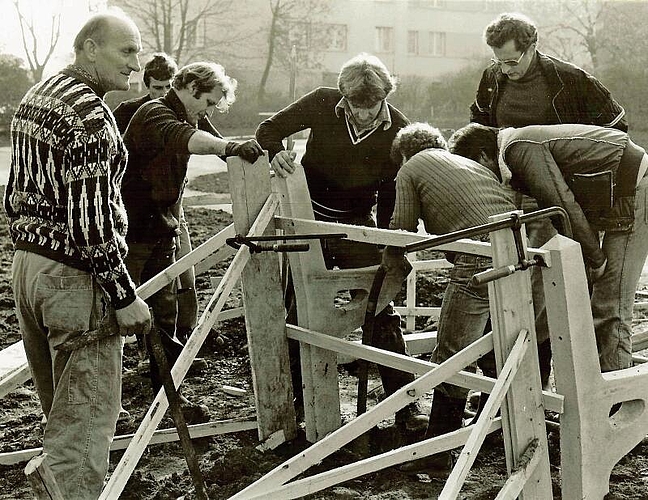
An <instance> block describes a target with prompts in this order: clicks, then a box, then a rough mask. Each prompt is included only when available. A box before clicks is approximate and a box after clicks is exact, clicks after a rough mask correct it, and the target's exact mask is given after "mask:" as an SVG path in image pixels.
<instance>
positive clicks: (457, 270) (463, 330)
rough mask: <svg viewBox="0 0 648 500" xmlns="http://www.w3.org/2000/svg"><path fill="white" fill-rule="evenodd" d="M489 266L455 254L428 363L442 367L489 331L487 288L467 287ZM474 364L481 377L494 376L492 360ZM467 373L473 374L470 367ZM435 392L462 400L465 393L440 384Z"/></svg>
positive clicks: (482, 260) (487, 262) (486, 358)
mask: <svg viewBox="0 0 648 500" xmlns="http://www.w3.org/2000/svg"><path fill="white" fill-rule="evenodd" d="M491 266H492V264H491V260H490V259H488V258H484V257H477V256H474V255H467V254H457V255H456V257H455V260H454V266H453V268H452V269H451V270H450V282H449V283H448V286H447V288H446V291H445V293H444V295H443V302H442V303H441V313H440V315H439V325H438V328H437V345H436V347H435V348H434V351H433V352H432V361H433V362H435V363H442V362H444V361H446V360H447V359H449V358H450V357H452V356H453V355H454V354H456V353H458V352H459V351H461V350H462V349H464V348H465V347H467V346H469V345H470V344H472V343H473V342H475V341H477V340H479V339H480V338H481V337H482V336H483V335H484V333H487V332H486V330H487V329H488V328H489V327H488V324H489V320H490V307H489V302H488V284H484V285H473V284H471V283H470V280H471V278H472V277H473V275H474V274H476V273H478V272H481V271H485V270H486V269H489V268H490V267H491ZM477 364H478V365H479V367H480V368H481V369H482V371H483V372H484V374H485V375H487V376H489V377H494V376H496V370H495V358H494V356H488V355H486V356H484V357H483V358H482V359H480V360H479V361H478V362H477ZM470 369H472V370H474V366H471V367H470ZM439 389H440V390H441V391H442V392H444V393H445V394H446V395H447V396H449V397H451V398H457V399H465V398H466V396H467V395H468V389H464V388H463V387H458V386H456V385H452V384H447V383H443V384H441V385H440V386H439Z"/></svg>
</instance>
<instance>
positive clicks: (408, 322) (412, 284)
mask: <svg viewBox="0 0 648 500" xmlns="http://www.w3.org/2000/svg"><path fill="white" fill-rule="evenodd" d="M407 258H408V260H409V261H410V264H412V270H411V271H410V273H409V274H408V275H407V278H406V290H407V292H406V295H405V310H406V312H404V314H402V315H404V316H405V327H406V328H407V329H408V330H409V331H414V330H415V329H416V316H415V315H414V313H413V310H414V308H416V272H417V270H416V268H415V267H414V263H416V262H415V261H416V252H414V253H412V254H411V255H408V256H407ZM398 313H399V314H401V311H398Z"/></svg>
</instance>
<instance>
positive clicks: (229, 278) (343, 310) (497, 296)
mask: <svg viewBox="0 0 648 500" xmlns="http://www.w3.org/2000/svg"><path fill="white" fill-rule="evenodd" d="M228 167H229V172H230V187H231V191H232V201H233V212H234V219H235V221H234V228H231V227H230V228H227V229H226V230H224V231H221V232H220V233H218V234H217V235H215V236H214V237H212V238H211V239H210V240H209V241H208V242H206V243H205V244H203V245H201V246H200V247H198V248H196V249H195V250H194V251H193V252H191V253H190V254H189V255H187V256H185V257H183V258H182V259H181V260H179V261H178V262H176V263H175V264H174V265H173V266H170V267H169V268H168V269H167V270H166V271H165V272H163V273H161V274H160V275H158V276H156V277H155V278H153V279H152V280H150V281H149V282H148V283H145V284H144V285H142V287H140V289H138V293H139V294H140V296H142V297H148V296H150V295H151V294H152V293H154V292H155V291H157V290H158V289H159V288H161V287H162V286H164V285H165V284H166V283H168V282H170V280H172V279H175V277H177V276H178V275H179V274H181V273H182V272H183V271H184V270H186V269H187V268H189V267H190V266H196V267H197V268H200V267H202V268H203V269H204V268H206V267H209V266H211V265H212V264H213V263H214V262H216V261H217V260H219V259H220V258H222V256H223V255H227V254H231V250H230V249H229V248H228V247H225V241H226V239H228V238H231V237H233V236H234V234H235V233H236V234H243V235H248V236H259V235H267V234H274V233H275V232H276V231H278V230H282V231H284V232H285V233H288V234H312V233H322V232H340V231H343V232H345V233H347V237H348V239H350V240H355V241H365V242H370V243H375V244H383V245H384V244H390V245H397V246H405V245H407V244H410V243H414V242H418V241H421V240H424V239H426V237H425V236H422V235H416V234H412V233H405V232H395V231H387V230H381V229H375V228H368V227H362V226H346V225H340V224H332V223H325V222H317V221H315V220H313V216H312V211H311V208H310V206H311V205H310V197H309V196H308V191H307V188H306V183H305V178H304V176H303V171H301V170H298V171H297V172H296V173H295V174H293V175H292V176H290V177H289V178H288V179H274V181H275V182H274V184H275V189H274V190H273V191H271V184H272V183H271V179H270V175H269V169H268V165H267V159H266V158H263V157H262V158H260V159H259V160H258V161H257V163H256V164H255V165H250V164H247V163H246V162H244V161H242V160H240V159H238V158H231V159H229V160H228ZM279 208H281V215H280V216H277V215H276V212H277V210H278V209H279ZM491 242H492V245H489V244H485V243H480V242H476V241H472V240H459V241H456V242H453V243H449V244H445V245H443V246H439V247H438V249H439V250H452V251H459V252H466V253H472V254H476V255H486V256H492V258H493V263H494V266H496V267H501V266H508V265H510V264H512V263H516V262H517V259H518V253H517V249H516V247H515V241H514V239H513V236H512V233H511V231H510V230H506V229H505V230H499V231H496V232H493V233H491ZM574 246H575V247H576V249H577V250H574ZM524 251H525V252H526V251H527V249H526V248H525V249H524ZM529 252H532V253H535V254H540V255H542V256H543V258H544V260H545V262H546V263H547V264H548V267H547V268H546V269H543V276H544V277H545V287H551V289H552V293H551V294H548V297H547V299H548V300H547V308H548V313H549V317H550V328H551V331H552V344H553V348H554V363H555V371H556V384H557V386H558V392H559V393H560V395H559V394H552V393H548V392H544V393H543V392H542V391H541V389H540V379H539V370H538V366H537V361H536V358H537V355H536V343H535V329H534V324H533V311H532V303H531V292H530V282H529V277H528V273H523V272H516V273H513V274H512V275H511V276H508V277H506V278H503V279H501V280H498V281H496V282H493V283H490V284H489V291H490V297H491V311H492V316H493V318H492V319H493V326H494V328H493V330H494V333H493V334H489V335H487V336H485V337H483V338H482V339H480V340H479V341H477V342H475V343H474V344H472V345H470V346H468V347H467V348H466V349H464V350H463V351H461V352H460V353H458V354H456V355H455V356H453V357H452V358H450V359H449V360H447V361H446V362H444V363H442V364H440V365H437V364H434V363H429V362H425V361H421V360H418V359H415V358H411V357H408V356H402V355H398V354H394V353H391V352H387V351H383V350H380V349H376V348H373V347H370V346H364V345H360V344H358V343H353V342H348V341H345V340H343V339H342V338H341V337H342V336H343V335H344V333H346V332H348V331H352V330H354V329H355V328H357V327H359V326H360V325H361V324H362V322H363V319H364V311H365V309H366V299H367V295H368V290H369V287H370V285H371V281H372V278H373V274H374V272H375V267H371V268H363V269H354V270H346V271H340V270H335V271H329V270H326V269H325V267H324V266H323V259H322V255H321V247H320V245H319V243H318V242H315V243H314V244H311V248H310V250H309V251H308V252H305V253H299V254H290V255H289V258H290V260H291V268H292V270H293V273H294V274H293V276H294V279H295V288H296V293H297V300H298V308H299V314H298V316H299V321H300V324H299V325H286V324H285V320H284V319H283V300H282V290H281V276H280V265H279V258H278V256H277V255H276V254H273V253H271V252H265V253H260V254H252V253H251V252H250V249H249V248H248V247H247V246H242V247H241V248H240V249H239V250H238V251H237V252H236V254H235V256H234V259H233V261H232V263H231V265H230V267H229V268H228V270H227V272H226V274H225V276H224V277H223V279H222V280H221V281H220V283H219V284H218V286H217V288H216V290H215V293H214V295H213V297H212V299H211V300H210V302H209V304H208V305H207V307H206V309H205V311H204V312H203V314H202V315H201V317H200V319H199V322H198V326H197V327H196V329H195V330H194V332H193V333H192V335H191V337H190V338H189V340H188V342H187V344H186V346H185V349H184V350H183V352H182V354H181V355H180V357H179V359H178V361H177V362H176V364H175V366H174V367H173V369H172V376H173V379H174V382H175V384H176V385H179V384H180V383H181V382H182V380H183V379H184V376H185V375H186V373H187V371H188V369H189V367H190V365H191V362H192V360H193V359H194V358H195V356H196V355H197V353H198V351H199V349H200V347H201V345H202V343H203V342H204V340H205V338H206V336H207V335H208V333H209V331H210V329H211V327H212V325H213V324H214V323H215V322H216V321H218V320H219V319H222V318H223V317H224V315H226V314H228V313H227V312H222V308H223V305H224V303H225V301H226V299H227V297H228V295H229V293H230V292H231V291H232V289H233V288H234V286H235V284H236V283H237V281H238V279H239V277H240V278H242V282H243V292H244V303H245V310H246V314H245V318H246V326H247V334H248V344H249V348H250V359H251V363H252V368H253V373H252V375H253V382H254V390H255V399H256V408H257V422H256V423H254V424H253V425H254V427H256V428H257V429H258V434H259V439H260V440H262V441H268V442H270V441H273V442H274V443H276V442H281V441H283V440H289V439H292V438H293V437H294V436H295V433H296V423H295V416H294V409H293V408H292V388H291V382H290V374H289V373H290V372H289V369H288V356H287V339H288V338H292V339H296V340H298V341H300V343H301V345H302V370H303V374H304V383H305V395H306V405H305V421H306V432H307V438H308V439H309V440H311V441H312V442H314V444H313V445H312V446H311V447H310V448H309V449H307V450H306V451H304V452H303V453H302V454H300V455H299V456H298V457H294V458H292V459H290V460H288V461H286V462H285V463H284V464H282V465H281V466H279V467H277V468H276V469H274V470H273V471H271V472H270V473H268V474H267V475H266V476H264V477H263V478H261V479H260V480H259V481H257V482H255V483H254V484H252V485H250V486H248V487H247V488H245V489H244V490H242V491H241V492H239V493H238V494H236V495H235V496H234V497H232V498H233V499H237V500H240V499H244V498H245V499H251V498H264V499H266V498H268V499H269V498H281V499H288V498H298V497H300V496H304V495H306V494H310V493H313V492H315V491H319V490H321V489H324V488H326V487H329V486H332V485H334V484H338V483H340V482H343V481H347V480H349V479H352V478H355V477H358V476H361V475H364V474H367V473H370V472H374V471H377V470H380V469H383V468H385V467H389V466H393V465H397V464H399V463H402V462H405V461H409V460H412V459H414V458H420V457H424V456H428V455H431V454H435V453H438V452H440V451H443V450H448V449H453V448H456V447H458V446H462V445H463V451H462V453H461V455H460V457H459V460H458V462H457V465H456V467H455V469H454V470H453V472H452V474H451V476H450V478H449V480H448V481H447V482H446V485H445V487H444V489H443V491H442V493H441V496H440V498H444V499H451V498H456V497H457V496H458V494H459V491H460V489H461V486H462V484H463V481H464V480H465V478H466V475H467V473H468V472H469V469H470V467H471V466H472V464H473V462H474V459H475V456H476V454H477V451H478V449H479V447H480V446H481V444H482V442H483V439H484V437H485V436H486V434H487V433H488V432H492V431H494V430H496V429H499V428H502V429H503V434H504V437H505V441H504V442H505V452H506V461H507V468H508V470H509V474H510V476H509V479H508V480H507V481H506V483H505V485H504V487H503V489H502V490H501V492H500V494H499V495H498V498H516V497H520V498H529V499H543V498H551V477H550V473H549V462H548V453H547V441H546V432H545V424H544V409H545V408H546V409H549V410H552V411H555V412H558V413H561V414H562V415H561V425H562V431H561V452H562V455H563V466H562V467H563V491H564V496H565V498H602V496H603V495H604V494H605V492H607V482H608V480H609V471H610V470H611V468H612V466H613V465H614V463H616V461H617V460H618V459H619V458H620V457H621V456H623V454H625V453H626V452H627V451H628V450H629V449H631V448H632V446H634V445H635V444H636V443H638V442H639V441H640V440H641V439H642V438H643V436H644V435H645V434H646V431H647V430H648V416H647V414H646V409H645V407H646V399H648V389H644V387H648V385H647V384H646V376H648V368H646V367H640V368H638V369H637V368H633V369H629V370H623V371H621V372H614V373H613V374H605V375H601V374H600V373H598V374H596V373H595V372H592V366H593V363H592V360H593V359H594V362H595V360H596V359H597V356H596V346H595V343H593V342H594V341H593V338H594V337H593V326H592V321H591V316H590V317H588V316H587V314H584V313H583V311H589V306H588V302H587V301H588V300H589V299H588V297H587V292H586V288H585V291H583V287H584V284H585V281H584V271H582V269H580V268H582V266H583V264H582V258H581V257H580V252H579V250H578V245H576V244H574V243H573V242H571V240H566V239H565V238H562V237H556V238H554V240H552V241H551V242H550V243H549V244H548V245H546V248H545V247H543V249H540V250H529ZM435 265H436V264H435ZM579 266H580V268H579ZM566 269H569V273H568V272H567V271H566ZM574 269H576V272H574V271H573V270H574ZM581 271H582V272H581ZM340 290H359V291H360V292H359V293H356V294H355V297H354V300H352V301H351V302H350V303H349V304H347V305H345V306H343V307H340V308H336V307H335V306H334V304H333V300H332V297H333V296H334V295H335V294H336V293H337V292H338V291H340ZM407 309H408V312H409V313H410V314H412V313H415V311H413V309H414V308H413V307H411V306H407ZM426 312H428V311H426ZM229 314H230V315H231V313H229ZM583 331H585V332H587V334H588V335H589V336H590V337H591V338H590V340H591V341H590V342H589V344H588V345H587V348H586V349H583V347H582V345H583V335H582V332H583ZM576 332H577V333H578V335H574V333H576ZM590 334H591V335H590ZM576 342H578V346H577V348H576ZM585 343H587V342H585ZM592 345H593V347H592ZM491 349H495V354H496V361H497V366H498V378H497V379H489V378H487V377H483V376H479V375H476V374H474V373H471V372H468V371H464V370H463V368H464V367H466V366H468V365H470V364H471V363H473V362H474V361H475V360H476V359H478V358H479V357H481V356H482V355H484V354H485V353H486V352H488V351H490V350H491ZM339 353H341V354H345V355H349V356H354V357H357V358H362V359H365V360H368V361H371V362H375V363H380V364H383V365H385V366H390V367H394V368H398V369H401V370H405V371H409V372H411V373H416V374H418V375H419V378H418V379H416V380H415V381H414V382H412V383H411V384H409V385H408V386H406V387H404V388H402V389H401V390H399V391H397V392H396V393H395V394H393V395H391V396H389V397H388V398H386V399H385V400H384V401H382V402H380V403H379V404H377V405H376V406H375V407H374V408H372V409H371V410H370V411H368V412H367V413H364V414H363V415H361V416H359V417H358V418H356V419H354V420H353V421H351V422H350V423H348V424H346V425H345V426H343V427H340V415H339V399H338V397H339V396H338V392H337V370H336V369H335V366H336V363H337V355H338V354H339ZM594 366H596V365H595V364H594ZM646 366H647V367H648V365H646ZM575 373H576V374H578V376H577V377H573V374H575ZM22 376H24V375H22ZM570 377H571V379H570ZM445 381H447V382H451V383H453V384H456V385H459V386H462V387H466V388H471V389H476V390H480V391H483V392H488V393H490V394H491V397H490V398H489V401H488V404H487V405H486V408H485V409H484V411H483V413H482V414H481V416H480V417H479V419H478V421H477V422H476V423H475V424H473V425H471V426H469V427H466V428H463V429H460V430H458V431H454V432H452V433H449V434H446V435H443V436H439V437H435V438H431V439H428V440H425V441H423V442H420V443H415V444H412V445H408V446H405V447H403V448H400V449H397V450H393V451H390V452H387V453H384V454H382V455H378V456H375V457H371V458H369V459H365V460H362V461H360V462H357V463H354V464H350V465H347V466H345V467H341V468H338V469H335V470H332V471H327V472H324V473H320V474H317V475H314V476H310V477H305V478H302V479H298V480H294V478H295V477H296V476H298V475H300V474H302V473H303V472H305V471H306V470H307V469H308V468H310V467H311V466H312V465H314V464H316V463H318V462H319V461H321V460H322V459H323V458H325V457H326V456H328V455H330V454H331V453H333V452H335V451H336V450H338V449H339V448H340V447H342V446H344V445H345V444H346V443H348V442H350V441H351V440H353V439H355V438H356V437H358V436H360V435H361V434H362V433H364V432H366V431H367V430H369V429H371V428H372V427H374V426H375V425H376V424H377V423H378V422H380V421H381V420H383V419H384V418H386V417H388V416H390V415H392V414H394V413H395V412H396V411H397V410H399V409H400V408H403V407H404V406H405V405H407V404H409V403H410V402H412V401H414V400H416V399H417V398H420V397H421V396H422V395H423V394H424V393H426V392H427V391H429V390H430V389H432V388H433V387H435V386H436V385H438V384H439V383H441V382H445ZM584 388H586V389H585V390H586V391H588V392H589V391H590V390H591V391H593V392H592V395H591V397H590V396H586V395H585V392H584ZM563 400H564V403H563ZM601 400H603V401H605V402H606V403H609V405H610V406H611V404H613V403H615V402H622V403H623V405H622V407H621V410H620V411H619V412H618V413H617V414H615V415H614V416H612V417H609V416H608V415H607V412H608V410H609V408H607V407H605V408H604V409H603V410H602V411H598V410H597V411H596V412H594V413H596V415H595V417H594V418H590V415H591V414H592V412H593V411H594V409H595V407H596V406H597V405H598V406H605V405H600V401H601ZM167 407H168V402H167V401H166V396H165V394H164V392H163V391H160V392H159V393H158V394H157V396H156V397H155V400H154V402H153V404H152V405H151V407H150V408H149V411H148V412H147V414H146V416H145V417H144V419H143V421H142V423H141V425H140V427H139V429H138V430H137V432H136V433H135V434H134V435H133V436H132V437H131V438H130V441H129V445H128V447H127V449H126V452H125V453H124V455H123V457H122V459H121V461H120V462H119V464H118V465H117V467H116V469H115V471H114V472H113V474H112V476H111V477H110V480H109V482H108V484H107V485H106V487H105V488H104V490H103V492H102V495H101V497H100V498H102V499H112V498H118V497H119V495H120V494H121V492H122V490H123V488H124V486H125V484H126V482H127V480H128V479H129V477H130V475H131V474H132V472H133V470H134V469H135V466H136V465H137V462H138V460H139V458H140V457H141V455H142V453H143V451H144V449H145V448H146V446H147V445H148V444H150V443H151V442H154V441H155V437H154V436H155V435H156V433H155V429H156V427H157V425H158V424H159V422H160V420H161V419H162V416H163V414H164V412H165V410H166V408H167ZM500 407H501V410H502V417H501V418H500V417H496V416H495V415H496V414H497V411H498V409H499V408H500ZM336 409H337V411H336ZM208 425H209V426H210V429H204V430H202V433H201V434H198V435H201V436H205V435H210V434H209V432H212V431H213V430H214V428H216V427H219V428H220V429H221V430H222V429H223V428H225V427H227V425H230V427H229V429H230V430H231V431H232V432H234V431H236V430H241V429H240V428H238V426H239V425H244V426H247V428H249V426H250V425H251V424H250V422H245V423H239V422H227V423H225V424H224V425H225V427H223V426H220V425H219V423H212V424H208ZM610 428H611V430H610ZM161 432H163V433H164V432H166V431H161ZM196 432H197V433H198V432H200V431H199V430H196ZM214 433H217V432H214ZM581 436H583V439H580V437H581ZM585 436H586V437H587V439H586V438H585ZM601 436H605V437H604V438H603V440H602V444H601V442H600V441H599V440H600V439H601ZM595 438H596V439H595ZM597 441H598V442H599V444H598V445H596V444H595V443H596V442H597ZM122 442H123V441H122ZM615 442H616V443H618V444H614V443H615ZM611 444H612V446H610V445H611ZM602 457H604V459H602ZM595 463H598V464H599V465H597V466H596V467H593V464H595Z"/></svg>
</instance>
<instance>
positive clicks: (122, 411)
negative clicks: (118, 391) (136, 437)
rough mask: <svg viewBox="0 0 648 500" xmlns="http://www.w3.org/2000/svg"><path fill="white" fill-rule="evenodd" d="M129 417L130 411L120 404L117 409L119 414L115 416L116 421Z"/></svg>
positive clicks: (122, 420) (123, 420)
mask: <svg viewBox="0 0 648 500" xmlns="http://www.w3.org/2000/svg"><path fill="white" fill-rule="evenodd" d="M129 418H130V412H129V411H128V410H126V409H124V407H123V406H122V407H121V408H120V409H119V416H118V417H117V422H125V421H127V420H128V419H129Z"/></svg>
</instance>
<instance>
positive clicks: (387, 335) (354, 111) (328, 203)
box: [256, 54, 427, 431]
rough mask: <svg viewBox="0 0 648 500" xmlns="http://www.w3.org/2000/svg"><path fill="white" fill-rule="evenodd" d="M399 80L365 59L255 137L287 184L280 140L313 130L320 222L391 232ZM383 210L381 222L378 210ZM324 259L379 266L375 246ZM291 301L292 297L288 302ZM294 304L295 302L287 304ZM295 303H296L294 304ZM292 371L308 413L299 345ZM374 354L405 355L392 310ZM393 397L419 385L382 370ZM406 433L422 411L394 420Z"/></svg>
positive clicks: (329, 250) (310, 178)
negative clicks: (394, 97)
mask: <svg viewBox="0 0 648 500" xmlns="http://www.w3.org/2000/svg"><path fill="white" fill-rule="evenodd" d="M394 88H395V80H394V78H393V77H392V76H391V75H390V73H389V71H388V69H387V68H386V66H385V65H384V63H383V62H382V61H381V60H380V59H378V58H377V57H375V56H371V55H369V54H360V55H358V56H356V57H354V58H352V59H350V60H349V61H347V62H346V63H345V64H344V65H343V66H342V69H341V70H340V73H339V75H338V88H337V89H334V88H326V87H320V88H317V89H315V90H313V91H312V92H310V93H308V94H306V95H305V96H303V97H301V98H300V99H298V100H297V101H295V102H294V103H292V104H290V105H289V106H288V107H286V108H284V109H282V110H281V111H279V112H277V113H276V114H275V115H273V116H272V117H270V118H268V119H267V120H265V121H264V122H262V123H261V124H260V125H259V127H258V128H257V131H256V137H257V139H258V140H259V143H260V144H261V146H262V147H263V148H265V149H267V150H268V153H269V156H270V159H271V161H272V168H273V169H274V171H275V172H276V174H277V175H280V176H282V177H286V176H288V175H290V174H291V173H292V172H294V169H295V163H294V160H295V153H294V152H293V151H286V150H285V148H284V146H283V143H282V140H283V139H284V138H285V137H288V136H290V135H291V134H294V133H296V132H298V131H300V130H304V129H307V128H309V129H310V135H309V138H308V142H307V145H306V152H305V153H304V156H303V158H302V165H303V167H304V171H305V173H306V180H307V182H308V188H309V191H310V195H311V201H312V204H313V211H314V212H315V217H316V218H317V219H319V220H325V221H334V222H343V223H346V224H356V225H365V226H373V227H375V226H376V222H377V225H378V227H384V228H386V227H387V226H388V225H389V218H390V216H391V213H392V209H393V207H394V197H395V191H394V177H395V175H396V172H397V171H398V168H399V166H400V165H399V163H397V162H394V161H392V159H391V158H390V156H389V151H390V148H391V143H392V140H393V139H394V136H395V135H396V133H397V132H398V130H399V129H401V128H402V127H404V126H405V125H406V124H407V123H408V121H407V118H406V117H405V116H404V115H403V114H402V113H401V112H400V111H398V110H397V109H396V108H395V107H393V106H392V105H391V104H389V103H388V102H387V100H386V99H387V97H388V96H389V95H390V94H391V93H392V91H393V90H394ZM376 204H377V207H376V209H377V221H376V217H375V216H374V215H373V213H372V208H373V206H374V205H376ZM323 250H324V259H325V261H326V265H327V267H329V268H333V267H334V266H338V267H339V268H340V269H348V268H355V267H364V266H370V265H373V264H378V263H379V262H380V251H379V250H378V248H377V247H376V246H375V245H371V244H366V243H358V242H352V241H346V240H331V241H328V242H327V243H326V244H325V246H324V248H323ZM288 295H290V294H288ZM288 298H289V299H290V297H288ZM288 302H290V300H288ZM288 309H289V316H288V321H289V322H292V323H295V322H296V318H295V316H296V312H295V310H294V304H292V305H291V304H290V303H289V304H288ZM289 345H290V350H291V371H292V376H293V390H294V392H295V397H296V406H297V410H298V412H299V410H300V408H301V407H303V393H302V391H301V387H302V383H301V371H300V369H299V343H298V342H294V341H292V342H290V343H289ZM372 345H374V346H375V347H379V348H382V349H387V350H389V351H393V352H397V353H400V354H404V353H405V352H406V347H405V341H404V339H403V334H402V331H401V327H400V316H399V315H398V313H396V312H395V311H394V309H393V307H392V306H389V307H387V308H385V309H384V310H383V311H382V312H381V313H380V314H379V315H377V316H376V319H375V328H374V335H373V344H372ZM379 371H380V375H381V379H382V383H383V388H384V389H385V393H386V394H387V395H390V394H393V393H394V392H395V391H397V390H398V389H399V388H401V387H403V386H404V385H406V384H408V383H409V382H411V381H413V380H414V376H413V375H412V374H409V373H405V372H401V371H399V370H394V369H392V368H387V367H383V366H379ZM396 422H397V423H398V424H399V425H402V426H404V427H405V428H406V429H407V430H410V431H417V430H423V429H424V428H425V427H426V426H427V417H425V416H423V415H421V414H420V409H419V408H418V406H417V405H414V404H412V405H409V406H408V407H406V408H404V409H403V410H401V411H399V412H398V413H397V414H396Z"/></svg>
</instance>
